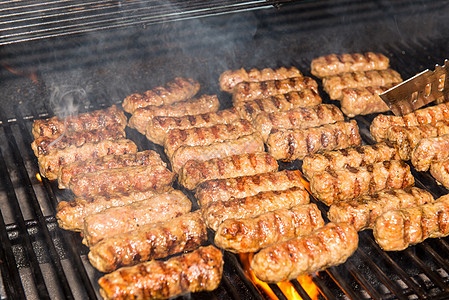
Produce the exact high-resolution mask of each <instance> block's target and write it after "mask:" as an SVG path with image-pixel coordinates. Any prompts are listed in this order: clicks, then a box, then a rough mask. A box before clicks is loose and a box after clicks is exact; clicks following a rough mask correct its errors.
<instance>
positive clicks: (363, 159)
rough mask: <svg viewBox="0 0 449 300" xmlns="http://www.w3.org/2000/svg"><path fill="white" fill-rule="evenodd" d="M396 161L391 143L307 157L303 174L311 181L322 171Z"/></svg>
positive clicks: (396, 152) (303, 165)
mask: <svg viewBox="0 0 449 300" xmlns="http://www.w3.org/2000/svg"><path fill="white" fill-rule="evenodd" d="M395 159H399V154H398V150H397V149H396V147H395V146H394V145H393V144H391V143H386V142H382V143H378V144H374V145H363V146H357V147H351V148H345V149H340V150H330V151H322V152H319V153H314V154H309V155H306V157H304V159H303V161H302V172H303V174H304V176H305V177H306V178H307V179H309V180H310V178H311V177H312V175H313V174H314V173H318V172H322V171H327V170H336V169H343V168H347V167H353V168H356V167H363V166H366V165H369V164H374V163H377V162H381V161H386V160H395Z"/></svg>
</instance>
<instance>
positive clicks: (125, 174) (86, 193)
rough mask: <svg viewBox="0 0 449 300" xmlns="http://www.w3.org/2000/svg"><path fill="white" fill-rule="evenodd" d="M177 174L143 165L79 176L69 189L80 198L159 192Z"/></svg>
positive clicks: (161, 167) (71, 181) (158, 166)
mask: <svg viewBox="0 0 449 300" xmlns="http://www.w3.org/2000/svg"><path fill="white" fill-rule="evenodd" d="M174 180H175V174H174V173H173V172H171V171H170V170H168V169H167V168H166V167H165V166H164V165H142V166H131V167H123V168H115V169H106V170H101V171H97V172H92V173H82V174H78V175H76V176H74V177H72V179H71V180H70V183H69V188H70V189H71V190H72V192H73V193H74V194H75V196H78V197H93V196H95V195H111V194H114V193H126V192H129V191H141V192H142V191H145V190H157V189H161V188H164V187H166V186H170V185H171V184H172V183H173V181H174Z"/></svg>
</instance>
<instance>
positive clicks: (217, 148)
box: [171, 132, 265, 173]
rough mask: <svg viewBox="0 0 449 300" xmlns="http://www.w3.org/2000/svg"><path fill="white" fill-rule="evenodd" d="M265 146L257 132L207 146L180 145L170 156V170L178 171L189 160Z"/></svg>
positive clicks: (223, 155)
mask: <svg viewBox="0 0 449 300" xmlns="http://www.w3.org/2000/svg"><path fill="white" fill-rule="evenodd" d="M264 150H265V146H264V143H263V140H262V138H261V137H260V135H259V134H258V133H256V132H255V133H253V134H250V135H245V136H242V137H240V138H238V139H235V140H227V141H223V142H221V143H213V144H211V145H207V146H181V147H179V148H178V149H177V150H176V151H175V153H173V156H172V158H171V167H172V170H173V171H174V172H176V173H178V172H179V171H180V170H181V168H182V167H183V166H184V165H185V164H186V163H187V162H188V161H189V160H196V161H206V160H210V159H213V158H224V157H227V156H232V155H240V154H249V153H257V152H263V151H264Z"/></svg>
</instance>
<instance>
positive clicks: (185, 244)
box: [88, 211, 207, 272]
mask: <svg viewBox="0 0 449 300" xmlns="http://www.w3.org/2000/svg"><path fill="white" fill-rule="evenodd" d="M206 240H207V230H206V224H205V223H204V221H203V219H202V218H201V213H200V211H195V212H191V213H186V214H184V215H181V216H179V217H177V218H174V219H171V220H168V221H164V222H160V223H154V224H147V225H144V226H141V227H139V228H138V229H137V230H134V231H132V232H126V233H121V234H117V235H114V236H111V237H109V238H107V239H104V240H102V241H100V242H98V243H97V244H95V245H94V246H92V247H91V248H90V252H89V255H88V257H89V261H90V263H91V264H92V266H94V267H95V268H96V269H97V270H99V271H101V272H112V271H114V270H115V269H117V268H119V267H123V266H132V265H136V264H138V263H140V262H144V261H147V260H151V259H157V258H164V257H167V256H170V255H173V254H176V253H180V252H184V251H192V250H195V249H196V248H198V247H199V246H201V245H202V244H203V243H205V242H206Z"/></svg>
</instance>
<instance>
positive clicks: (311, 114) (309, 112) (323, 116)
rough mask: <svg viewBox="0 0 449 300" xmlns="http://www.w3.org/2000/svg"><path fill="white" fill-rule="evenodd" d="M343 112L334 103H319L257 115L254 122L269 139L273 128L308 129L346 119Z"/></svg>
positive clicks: (263, 136) (259, 130) (265, 138)
mask: <svg viewBox="0 0 449 300" xmlns="http://www.w3.org/2000/svg"><path fill="white" fill-rule="evenodd" d="M344 119H345V118H344V116H343V113H342V112H341V111H340V109H339V108H338V107H337V106H335V105H333V104H319V105H317V106H311V107H298V108H294V109H291V110H287V111H282V112H273V113H266V112H261V113H260V114H258V115H257V117H256V119H255V120H254V122H253V124H254V127H255V128H256V130H257V131H258V132H259V133H260V134H261V135H262V138H263V139H264V141H266V140H267V139H268V136H269V135H270V133H271V130H272V129H306V128H310V127H316V126H321V125H324V124H330V123H335V122H338V121H344Z"/></svg>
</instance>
